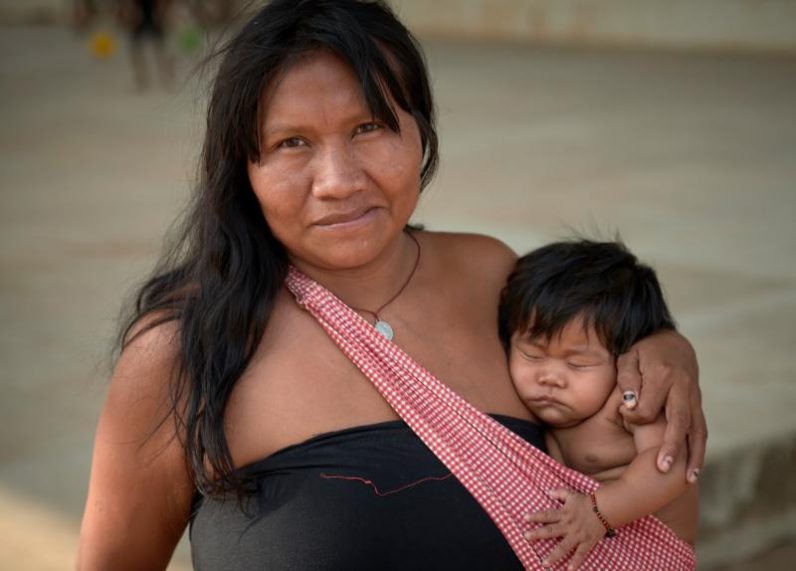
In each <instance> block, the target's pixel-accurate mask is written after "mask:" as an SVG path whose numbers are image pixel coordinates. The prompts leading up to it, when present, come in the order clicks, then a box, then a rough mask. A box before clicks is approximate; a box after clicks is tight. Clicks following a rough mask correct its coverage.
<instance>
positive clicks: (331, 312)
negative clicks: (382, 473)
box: [285, 266, 696, 571]
mask: <svg viewBox="0 0 796 571" xmlns="http://www.w3.org/2000/svg"><path fill="white" fill-rule="evenodd" d="M285 283H286V285H287V287H288V289H289V290H290V291H291V292H292V293H293V295H294V296H295V298H296V301H297V303H298V304H299V306H300V307H303V308H304V309H306V310H307V311H308V312H309V313H310V314H312V315H313V316H314V317H315V319H316V320H317V321H318V323H319V324H320V325H321V327H322V328H323V329H324V330H325V331H326V333H327V334H328V335H329V337H330V338H331V339H332V340H333V341H334V342H335V344H337V346H338V347H339V348H340V350H341V351H342V352H343V353H344V354H345V355H346V357H348V358H349V359H350V360H351V361H352V362H353V363H354V364H355V365H356V366H357V368H359V370H360V371H361V372H362V373H363V374H364V375H365V376H366V377H367V378H368V379H369V380H370V381H371V382H372V383H373V385H374V387H375V388H376V389H377V390H378V391H379V393H381V395H382V396H383V397H384V399H385V400H386V401H387V403H389V405H390V406H391V407H392V408H393V410H395V412H396V414H398V415H399V416H400V417H401V418H402V419H403V420H404V421H405V422H406V424H407V425H408V426H409V427H410V428H411V429H412V430H413V431H414V432H415V433H416V434H417V435H418V437H419V438H420V439H421V440H422V441H423V442H424V443H425V445H426V446H427V447H428V448H429V449H430V450H431V451H432V452H433V453H434V454H435V455H436V456H437V457H438V458H439V459H440V460H441V461H442V462H443V464H445V465H446V466H447V468H448V469H449V470H450V471H451V473H452V474H453V475H454V476H455V477H456V478H457V479H458V480H459V482H461V484H462V485H463V486H464V487H465V488H466V489H467V491H468V492H470V494H472V496H473V498H475V500H476V501H478V503H479V504H480V505H481V507H482V508H483V509H484V511H486V513H487V514H488V515H489V517H490V518H491V519H492V521H494V523H495V525H496V526H497V527H498V529H499V530H500V532H501V533H502V534H503V536H504V537H505V538H506V541H507V542H508V543H509V545H510V546H511V548H512V550H513V551H514V553H515V554H516V555H517V557H518V558H519V560H520V562H521V563H522V564H523V566H524V567H525V569H529V570H533V571H542V570H543V569H556V570H558V569H561V570H563V569H565V568H566V561H567V560H566V559H565V560H564V561H561V562H559V563H558V564H556V565H554V566H552V567H545V566H544V565H543V564H542V560H543V559H544V558H545V556H547V555H548V554H549V553H550V552H551V551H552V550H553V548H554V547H555V546H556V544H557V543H558V540H557V539H552V538H550V539H543V540H539V541H536V542H533V543H530V542H528V541H527V540H526V539H525V538H524V537H523V533H524V532H525V531H527V530H528V529H530V528H531V527H532V526H533V525H538V524H530V523H527V522H525V521H524V519H523V516H524V515H525V514H527V513H530V512H536V511H541V510H550V509H558V508H559V507H560V504H559V503H558V502H557V501H555V500H553V499H551V498H549V497H548V495H547V492H548V491H550V490H554V489H557V488H568V489H570V490H573V491H575V492H579V493H582V494H588V493H590V492H593V491H594V490H596V489H597V488H598V487H599V483H598V482H597V481H595V480H593V479H591V478H589V477H587V476H584V475H583V474H581V473H579V472H576V471H575V470H571V469H569V468H567V467H565V466H563V465H561V464H559V463H558V462H556V461H555V460H554V459H553V458H551V457H550V456H548V455H546V454H545V453H543V452H542V451H540V450H538V449H537V448H535V447H534V446H532V445H531V444H529V443H528V442H526V441H525V440H523V439H522V438H520V437H519V436H517V435H516V434H514V433H513V432H512V431H510V430H509V429H508V428H506V427H504V426H503V425H501V424H500V423H498V422H497V421H495V420H494V419H492V418H491V417H489V416H488V415H487V414H485V413H483V412H481V411H479V410H477V409H476V408H475V407H473V406H472V405H471V404H470V403H468V402H467V401H465V400H464V399H463V398H462V397H460V396H459V395H457V394H456V393H455V392H454V391H452V390H451V389H450V388H448V387H447V386H446V385H445V384H443V383H442V382H441V381H440V380H439V379H437V378H436V377H434V375H432V374H431V373H430V372H428V371H427V370H426V369H424V368H423V367H422V366H421V365H420V364H418V363H417V362H416V361H414V360H413V359H412V358H411V357H410V356H409V355H407V354H406V353H405V352H404V351H402V350H401V348H400V347H398V346H397V345H396V344H395V343H393V342H391V341H388V340H387V339H385V338H384V337H383V336H382V335H381V334H379V333H378V332H377V331H376V330H375V329H374V328H373V326H372V325H371V324H370V323H368V322H367V321H366V320H365V319H363V318H362V317H361V316H360V315H359V314H358V313H356V312H355V311H354V310H353V309H351V308H350V307H348V306H347V305H346V304H345V303H343V302H342V301H341V300H340V299H339V298H337V297H336V296H335V295H334V294H333V293H331V292H330V291H329V290H327V289H326V288H324V287H323V286H322V285H321V284H319V283H318V282H316V281H314V280H312V279H311V278H309V277H308V276H306V275H305V274H303V273H302V272H301V271H299V270H298V269H297V268H295V267H292V266H291V267H290V269H289V271H288V275H287V278H286V281H285ZM695 568H696V559H695V556H694V550H693V548H692V547H691V546H690V545H689V544H688V543H686V542H685V541H683V540H681V539H680V538H679V537H677V535H676V534H675V533H674V532H673V531H672V530H671V529H669V528H668V527H666V526H665V525H664V524H663V523H662V522H660V521H659V520H658V519H656V518H654V517H652V516H648V517H645V518H642V519H639V520H637V521H635V522H633V523H630V524H628V525H625V526H623V527H621V528H619V529H618V530H617V534H616V536H615V537H612V538H605V539H603V540H602V541H600V543H598V544H597V545H596V546H595V547H594V549H592V551H591V552H590V553H589V555H588V556H587V558H586V560H585V561H584V562H583V563H582V564H581V566H580V569H583V570H593V571H630V570H633V571H646V570H650V571H652V570H655V571H662V570H665V571H681V570H682V571H686V570H693V569H695Z"/></svg>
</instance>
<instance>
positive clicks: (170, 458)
mask: <svg viewBox="0 0 796 571" xmlns="http://www.w3.org/2000/svg"><path fill="white" fill-rule="evenodd" d="M173 336H174V333H173V328H171V327H169V326H159V327H156V328H155V329H153V330H151V331H148V332H147V333H144V334H142V335H140V336H139V337H138V338H136V339H135V340H134V341H133V342H131V343H130V345H128V346H127V347H126V348H125V349H124V351H123V353H122V355H121V357H120V359H119V362H118V364H117V366H116V369H115V371H114V374H113V379H112V380H111V386H110V391H109V393H108V397H107V400H106V402H105V407H104V409H103V411H102V415H101V417H100V421H99V425H98V428H97V435H96V440H95V443H94V456H93V460H92V467H91V481H90V483H89V490H88V499H87V501H86V509H85V513H84V515H83V523H82V526H81V530H80V544H79V548H78V555H77V568H78V569H79V570H93V569H114V570H125V569H165V567H166V566H167V565H168V562H169V559H170V558H171V554H172V552H173V551H174V547H175V545H176V544H177V542H178V541H179V539H180V536H181V535H182V533H183V530H184V529H185V526H186V524H187V521H188V517H189V514H190V505H191V499H192V495H193V484H192V482H191V479H190V477H189V474H188V471H187V468H186V462H185V455H184V451H183V447H182V445H181V444H180V441H179V439H178V438H177V437H176V435H175V424H174V418H173V414H172V413H170V400H169V382H170V378H171V373H172V365H173V363H174V357H175V355H176V351H175V341H174V338H173Z"/></svg>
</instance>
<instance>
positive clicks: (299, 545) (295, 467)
mask: <svg viewBox="0 0 796 571" xmlns="http://www.w3.org/2000/svg"><path fill="white" fill-rule="evenodd" d="M494 418H495V419H496V420H498V421H499V422H500V423H502V424H503V425H505V426H507V427H508V428H509V429H511V430H512V431H514V432H516V433H517V434H518V435H519V436H521V437H522V438H524V439H525V440H527V441H528V442H530V443H531V444H533V445H534V446H536V447H538V448H541V449H544V435H543V432H542V428H541V427H540V426H539V425H536V424H533V423H531V422H528V421H525V420H521V419H517V418H511V417H506V416H498V415H494ZM238 473H239V474H240V476H241V477H242V478H243V479H244V481H245V482H247V484H248V485H249V486H251V489H252V490H253V492H252V494H251V495H250V496H248V497H247V498H246V499H244V500H243V502H242V503H241V502H238V500H237V499H236V498H231V499H229V500H226V501H225V500H218V499H211V498H206V497H197V498H196V500H195V504H194V513H193V517H192V519H191V529H190V538H191V554H192V557H193V563H194V566H195V568H196V569H198V570H200V571H202V570H213V571H215V570H224V571H227V570H255V569H256V570H273V571H288V570H290V571H293V570H295V571H315V570H318V571H321V570H322V571H331V570H341V571H342V570H344V571H355V570H359V569H363V570H365V569H367V570H371V569H372V570H377V571H387V570H392V569H395V570H398V569H400V570H411V571H420V570H432V569H434V570H445V569H457V570H461V569H467V570H470V569H473V570H476V569H484V570H488V571H499V570H503V569H517V570H519V569H522V566H521V565H520V563H519V560H518V559H517V558H516V557H515V555H514V553H513V552H512V551H511V548H510V547H509V545H508V543H507V542H506V540H505V539H504V538H503V536H502V535H501V534H500V532H499V531H498V529H497V528H496V527H495V525H494V524H493V523H492V520H491V519H489V516H488V515H487V514H486V513H485V512H484V511H483V509H482V508H481V506H480V505H479V504H478V503H477V502H476V501H475V500H474V499H473V498H472V496H471V495H470V494H469V493H468V492H467V490H465V489H464V488H463V487H462V486H461V484H459V482H458V480H456V478H455V477H453V476H452V475H451V474H450V472H449V471H448V469H447V468H446V467H445V466H444V465H443V464H442V463H441V462H440V461H439V460H438V459H437V457H436V456H434V454H433V453H431V452H430V451H429V450H428V449H427V448H426V447H425V445H424V444H423V443H422V441H421V440H420V439H419V438H418V437H417V436H416V435H415V434H414V433H413V432H412V430H411V429H410V428H409V427H408V426H407V425H406V424H405V423H404V422H403V421H400V420H396V421H390V422H383V423H379V424H372V425H367V426H360V427H355V428H350V429H346V430H340V431H337V432H330V433H326V434H322V435H319V436H316V437H314V438H311V439H310V440H307V441H305V442H302V443H301V444H297V445H295V446H290V447H288V448H284V449H282V450H280V451H279V452H276V453H275V454H273V455H271V456H269V457H268V458H265V459H264V460H261V461H259V462H255V463H253V464H249V465H247V466H245V467H243V468H241V469H240V470H239V471H238Z"/></svg>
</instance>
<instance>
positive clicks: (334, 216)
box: [314, 206, 377, 230]
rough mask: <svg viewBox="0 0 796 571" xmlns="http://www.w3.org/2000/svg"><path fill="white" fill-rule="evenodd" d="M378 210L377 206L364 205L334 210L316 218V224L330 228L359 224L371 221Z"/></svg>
mask: <svg viewBox="0 0 796 571" xmlns="http://www.w3.org/2000/svg"><path fill="white" fill-rule="evenodd" d="M376 211H377V208H376V207H374V206H364V207H360V208H354V209H351V210H343V211H340V212H332V213H330V214H327V215H326V216H323V217H321V218H319V219H318V220H316V221H315V222H314V225H315V226H320V227H321V228H324V229H329V230H338V229H343V228H348V227H354V226H359V225H362V224H366V223H367V222H370V219H371V218H372V217H373V216H374V215H375V214H376Z"/></svg>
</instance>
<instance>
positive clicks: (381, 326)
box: [350, 232, 420, 341]
mask: <svg viewBox="0 0 796 571" xmlns="http://www.w3.org/2000/svg"><path fill="white" fill-rule="evenodd" d="M406 234H407V236H409V237H410V238H411V239H412V241H413V242H414V243H415V245H416V246H417V258H416V259H415V265H414V266H413V267H412V271H411V272H409V277H407V278H406V281H404V283H403V285H402V286H401V287H400V289H398V291H397V292H395V295H393V296H392V297H391V298H390V299H388V300H387V301H385V302H384V303H383V304H381V306H380V307H379V308H378V309H377V310H376V311H371V310H370V309H364V308H362V307H354V306H350V307H351V309H353V310H354V311H360V312H362V313H367V314H368V315H372V316H373V317H374V318H376V323H375V324H374V325H373V327H375V328H376V331H378V332H379V333H381V335H382V336H383V337H384V338H385V339H387V340H388V341H392V339H393V337H395V332H394V331H393V329H392V326H391V325H390V324H389V323H387V322H386V321H385V320H384V319H382V318H381V316H380V315H379V314H380V313H381V312H382V311H383V310H384V308H385V307H387V306H388V305H390V304H391V303H392V302H394V301H395V300H396V299H398V296H399V295H401V294H402V293H403V291H404V290H405V289H406V286H408V285H409V282H411V281H412V278H413V277H414V276H415V272H417V267H418V266H419V265H420V242H418V241H417V238H415V237H414V236H413V235H412V233H411V232H407V233H406Z"/></svg>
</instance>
